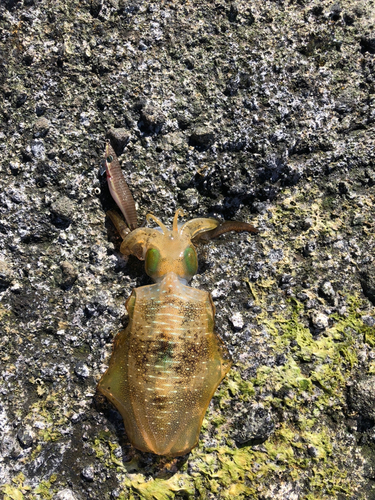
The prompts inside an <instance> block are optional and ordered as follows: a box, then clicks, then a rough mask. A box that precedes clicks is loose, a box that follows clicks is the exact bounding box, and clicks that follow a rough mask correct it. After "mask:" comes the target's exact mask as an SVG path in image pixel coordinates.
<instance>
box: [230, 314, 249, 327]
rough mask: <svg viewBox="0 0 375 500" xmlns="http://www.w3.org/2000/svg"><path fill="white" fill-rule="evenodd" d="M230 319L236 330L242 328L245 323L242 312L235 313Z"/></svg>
mask: <svg viewBox="0 0 375 500" xmlns="http://www.w3.org/2000/svg"><path fill="white" fill-rule="evenodd" d="M229 321H230V322H231V323H232V325H233V328H234V329H235V330H241V329H242V328H243V326H244V324H245V322H244V320H243V317H242V314H241V313H240V312H236V313H234V314H233V315H232V316H231V317H230V318H229Z"/></svg>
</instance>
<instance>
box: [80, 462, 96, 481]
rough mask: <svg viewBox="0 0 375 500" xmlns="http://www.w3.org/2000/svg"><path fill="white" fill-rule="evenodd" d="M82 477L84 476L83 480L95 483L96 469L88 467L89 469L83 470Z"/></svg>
mask: <svg viewBox="0 0 375 500" xmlns="http://www.w3.org/2000/svg"><path fill="white" fill-rule="evenodd" d="M81 475H82V477H83V479H86V481H89V482H91V481H94V477H95V470H94V467H93V466H92V465H88V466H87V467H85V468H84V469H82V472H81Z"/></svg>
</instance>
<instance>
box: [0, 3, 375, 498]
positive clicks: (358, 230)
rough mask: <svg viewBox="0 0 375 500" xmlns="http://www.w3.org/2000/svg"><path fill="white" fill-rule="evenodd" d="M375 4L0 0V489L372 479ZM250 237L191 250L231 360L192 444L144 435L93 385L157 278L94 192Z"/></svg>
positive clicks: (86, 494) (156, 490) (307, 486)
mask: <svg viewBox="0 0 375 500" xmlns="http://www.w3.org/2000/svg"><path fill="white" fill-rule="evenodd" d="M374 56H375V4H374V2H373V1H367V0H341V1H339V2H337V1H331V0H323V1H320V0H319V1H318V0H285V1H282V0H279V1H276V0H274V1H273V0H272V1H271V0H253V1H251V2H249V1H245V0H239V1H237V2H233V3H230V2H227V1H225V0H210V1H209V0H199V1H198V0H197V1H195V0H193V1H188V0H187V1H181V2H176V1H174V0H170V1H166V0H160V1H155V2H149V1H142V0H127V1H124V0H91V1H90V0H20V1H17V0H2V1H1V2H0V92H1V101H0V138H1V141H0V148H1V157H0V182H1V184H0V186H1V187H0V300H1V302H0V331H1V335H0V374H1V376H0V395H1V399H0V433H1V437H0V484H1V485H2V486H1V491H2V494H3V497H4V498H5V499H11V500H15V499H16V500H19V499H22V498H25V499H29V498H30V499H51V498H55V499H56V500H57V499H59V500H61V499H66V500H68V499H69V500H73V499H76V500H84V499H93V500H97V499H100V500H110V499H116V498H119V499H127V498H130V499H138V498H141V499H147V500H148V499H173V498H176V499H181V498H189V499H193V498H203V499H206V498H207V499H212V498H215V499H229V498H231V499H232V498H236V499H249V498H254V499H262V500H265V499H272V500H274V499H280V500H286V499H290V500H296V499H300V498H303V499H308V500H312V499H316V498H319V499H340V500H341V499H371V498H374V497H375V490H374V486H373V485H374V478H375V414H374V409H373V407H372V405H371V404H372V403H371V402H373V400H374V397H375V396H374V390H375V384H374V374H375V351H374V347H375V318H374V269H375V243H374V206H375V196H374V186H375V173H374V172H375V169H374V159H375V63H374ZM107 137H109V138H110V139H111V140H112V142H113V145H114V147H115V149H116V151H117V153H118V154H120V155H121V156H120V161H121V163H122V167H123V171H124V174H125V176H126V179H127V181H128V183H129V186H130V188H131V190H132V192H133V193H134V198H135V200H136V203H137V206H138V209H139V220H140V222H141V221H142V220H143V219H144V217H145V214H146V213H147V212H153V213H154V214H155V215H156V216H158V217H160V218H161V219H162V220H163V221H164V222H166V223H167V222H168V223H170V221H171V218H172V216H173V214H174V211H175V210H176V208H177V207H182V208H183V209H184V210H185V211H186V216H187V217H189V218H192V217H200V216H207V215H209V216H216V217H219V218H224V219H234V220H243V221H247V222H250V223H252V224H254V225H256V226H257V227H258V228H259V230H260V232H259V235H256V236H254V235H248V234H244V233H243V234H235V235H226V236H225V237H221V238H220V239H219V240H217V241H215V242H211V243H209V244H208V245H205V246H203V247H201V248H200V267H199V272H198V274H197V276H196V277H195V278H194V279H193V281H192V285H193V286H196V287H201V288H203V289H206V290H214V301H215V304H216V307H217V316H216V320H217V321H216V330H217V332H218V334H219V335H220V336H221V337H222V338H223V340H224V342H225V344H226V345H227V346H228V348H229V349H230V351H231V354H232V356H233V359H234V367H233V369H232V370H231V371H230V373H229V374H228V376H227V377H226V379H225V381H224V383H223V384H222V385H221V387H220V388H219V390H218V392H217V393H216V395H215V396H214V398H213V400H212V402H211V404H210V407H209V410H208V412H207V415H206V419H205V421H204V424H203V428H202V433H201V439H200V442H199V446H198V447H197V448H196V449H195V450H193V451H192V452H191V453H190V454H189V455H188V456H186V457H180V458H178V459H169V458H168V457H165V458H163V457H156V456H154V455H151V454H143V453H141V452H138V451H137V450H134V449H133V448H132V447H131V446H130V444H129V442H128V439H127V436H126V434H125V432H124V428H123V424H122V421H121V418H120V416H119V414H118V413H117V412H116V411H115V410H114V409H113V408H112V407H111V406H110V404H109V403H108V402H107V401H105V400H104V399H102V398H100V397H98V396H97V395H96V384H97V381H98V379H99V378H100V376H101V374H102V373H103V372H104V370H105V369H106V367H107V366H108V359H109V356H110V353H111V349H112V342H113V338H114V336H115V334H116V333H117V332H118V331H119V330H120V329H121V328H122V327H123V325H124V324H126V321H127V320H126V314H125V306H124V303H125V300H126V298H127V297H128V296H129V294H130V292H131V290H132V289H133V288H134V287H137V286H141V285H145V284H148V283H149V281H148V279H147V277H145V274H144V272H143V270H142V269H143V266H142V264H140V263H139V262H138V261H136V260H135V259H129V261H124V260H123V259H122V257H121V256H120V254H119V238H118V237H117V236H116V234H115V231H114V229H113V227H112V226H111V224H110V223H109V222H108V221H106V220H105V212H106V210H108V209H109V208H111V207H112V201H111V199H110V196H109V192H108V189H107V187H106V184H105V179H104V178H103V176H102V174H101V170H102V168H101V160H102V154H103V151H104V144H105V141H106V138H107Z"/></svg>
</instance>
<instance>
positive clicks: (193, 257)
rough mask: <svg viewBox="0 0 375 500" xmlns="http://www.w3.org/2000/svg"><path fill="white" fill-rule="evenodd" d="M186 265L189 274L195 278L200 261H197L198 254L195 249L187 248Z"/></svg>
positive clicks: (185, 252) (185, 254) (185, 253)
mask: <svg viewBox="0 0 375 500" xmlns="http://www.w3.org/2000/svg"><path fill="white" fill-rule="evenodd" d="M184 264H185V267H186V270H187V272H188V274H190V276H194V274H195V273H196V272H197V270H198V259H197V254H196V252H195V250H194V248H193V247H187V248H186V249H185V251H184Z"/></svg>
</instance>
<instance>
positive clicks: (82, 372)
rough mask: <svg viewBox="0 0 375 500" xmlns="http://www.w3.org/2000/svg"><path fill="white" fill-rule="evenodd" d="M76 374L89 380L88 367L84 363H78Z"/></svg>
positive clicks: (75, 368)
mask: <svg viewBox="0 0 375 500" xmlns="http://www.w3.org/2000/svg"><path fill="white" fill-rule="evenodd" d="M74 373H75V374H76V375H77V376H78V377H81V378H87V377H88V376H89V375H90V370H89V368H88V366H87V365H86V364H85V363H84V362H83V361H78V363H77V364H76V366H75V367H74Z"/></svg>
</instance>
